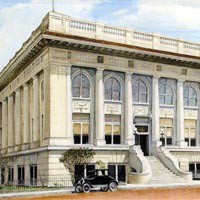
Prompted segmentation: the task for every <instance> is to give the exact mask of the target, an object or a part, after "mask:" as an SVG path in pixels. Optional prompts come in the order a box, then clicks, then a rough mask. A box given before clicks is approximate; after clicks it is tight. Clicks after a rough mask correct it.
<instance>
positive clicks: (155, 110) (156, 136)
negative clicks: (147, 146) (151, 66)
mask: <svg viewBox="0 0 200 200" xmlns="http://www.w3.org/2000/svg"><path fill="white" fill-rule="evenodd" d="M152 84H153V85H152V142H153V146H154V147H158V146H160V145H161V142H160V131H159V130H160V124H159V77H153V81H152Z"/></svg>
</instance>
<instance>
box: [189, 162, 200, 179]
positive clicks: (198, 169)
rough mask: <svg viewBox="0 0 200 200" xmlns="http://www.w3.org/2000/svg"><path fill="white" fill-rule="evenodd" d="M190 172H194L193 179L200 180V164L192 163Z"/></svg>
mask: <svg viewBox="0 0 200 200" xmlns="http://www.w3.org/2000/svg"><path fill="white" fill-rule="evenodd" d="M189 171H190V172H192V176H193V179H196V180H200V163H190V164H189Z"/></svg>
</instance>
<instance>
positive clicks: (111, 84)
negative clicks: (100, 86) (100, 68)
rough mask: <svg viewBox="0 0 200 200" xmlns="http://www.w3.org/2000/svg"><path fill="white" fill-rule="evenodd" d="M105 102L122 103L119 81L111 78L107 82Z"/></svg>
mask: <svg viewBox="0 0 200 200" xmlns="http://www.w3.org/2000/svg"><path fill="white" fill-rule="evenodd" d="M104 88H105V89H104V96H105V100H113V101H120V99H121V86H120V83H119V81H118V80H117V79H116V78H114V77H111V78H109V79H107V80H106V82H105V85H104Z"/></svg>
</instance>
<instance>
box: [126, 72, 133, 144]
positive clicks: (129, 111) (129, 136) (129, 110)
mask: <svg viewBox="0 0 200 200" xmlns="http://www.w3.org/2000/svg"><path fill="white" fill-rule="evenodd" d="M132 99H133V98H132V74H131V73H126V76H125V144H128V145H133V144H134V143H135V141H134V137H133V103H132V101H133V100H132Z"/></svg>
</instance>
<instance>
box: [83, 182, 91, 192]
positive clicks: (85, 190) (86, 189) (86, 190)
mask: <svg viewBox="0 0 200 200" xmlns="http://www.w3.org/2000/svg"><path fill="white" fill-rule="evenodd" d="M90 191H91V186H90V184H89V183H85V184H84V185H83V192H85V193H89V192H90Z"/></svg>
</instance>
